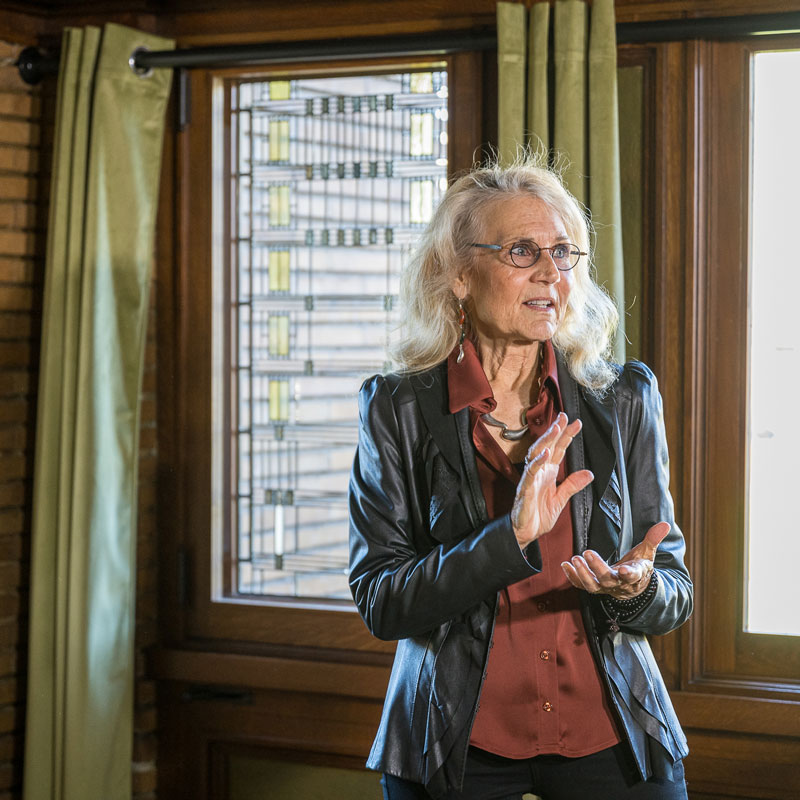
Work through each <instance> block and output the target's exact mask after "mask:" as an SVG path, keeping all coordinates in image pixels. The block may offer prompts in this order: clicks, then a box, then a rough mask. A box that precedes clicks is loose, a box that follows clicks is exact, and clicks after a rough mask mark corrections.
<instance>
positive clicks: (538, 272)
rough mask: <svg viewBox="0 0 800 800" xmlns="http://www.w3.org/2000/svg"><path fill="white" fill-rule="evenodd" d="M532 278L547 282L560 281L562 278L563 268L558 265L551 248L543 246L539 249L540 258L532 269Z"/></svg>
mask: <svg viewBox="0 0 800 800" xmlns="http://www.w3.org/2000/svg"><path fill="white" fill-rule="evenodd" d="M531 280H533V281H544V282H545V283H558V282H559V281H560V280H561V270H560V269H559V268H558V267H557V266H556V262H555V259H554V258H553V253H552V251H551V250H548V249H546V248H544V247H543V248H542V249H541V250H540V251H539V259H538V260H537V262H536V263H535V264H534V265H533V269H532V270H531Z"/></svg>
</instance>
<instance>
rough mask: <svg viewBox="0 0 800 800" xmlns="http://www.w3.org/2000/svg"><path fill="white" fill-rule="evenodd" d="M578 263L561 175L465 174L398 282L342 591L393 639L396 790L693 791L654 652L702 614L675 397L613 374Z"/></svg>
mask: <svg viewBox="0 0 800 800" xmlns="http://www.w3.org/2000/svg"><path fill="white" fill-rule="evenodd" d="M588 251H589V228H588V223H587V220H586V218H585V216H584V214H583V213H582V211H581V208H580V206H579V205H578V203H577V202H576V201H575V199H574V198H573V197H572V196H571V195H570V194H569V193H568V192H567V191H566V190H565V188H564V187H563V185H562V184H561V182H560V180H559V178H558V177H557V176H556V175H555V174H554V173H552V172H550V171H549V170H547V169H545V168H541V167H539V166H537V165H535V164H533V163H530V162H525V163H518V164H515V165H513V166H511V167H508V168H501V167H499V166H497V165H491V166H488V167H486V168H482V169H477V170H475V171H473V172H472V173H470V174H468V175H465V176H464V177H462V178H460V179H459V180H457V181H456V182H455V183H454V184H453V185H452V186H451V187H450V189H449V190H448V191H447V193H446V195H445V197H444V199H443V200H442V203H441V204H440V206H439V207H438V209H437V211H436V213H435V215H434V218H433V220H432V222H431V224H430V226H429V228H428V230H427V231H426V233H425V235H424V237H423V240H422V244H421V247H420V249H419V252H418V254H417V256H416V258H415V260H414V261H413V263H412V264H411V266H410V269H409V270H408V272H407V274H406V275H405V278H404V290H403V291H404V298H405V302H406V315H405V319H406V329H407V331H408V334H407V336H406V338H405V339H404V340H403V341H402V342H401V343H400V345H399V347H398V351H397V357H398V360H399V362H400V363H401V364H402V366H403V368H404V370H403V372H402V373H399V374H393V375H386V376H375V377H373V378H371V379H369V380H368V381H366V382H365V384H364V386H363V387H362V390H361V395H360V415H361V430H360V438H359V446H358V452H357V455H356V459H355V463H354V466H353V473H352V478H351V486H350V512H351V536H350V538H351V558H350V561H351V572H350V585H351V589H352V592H353V597H354V599H355V602H356V605H357V607H358V609H359V612H360V613H361V615H362V617H363V618H364V621H365V622H366V624H367V626H368V628H369V629H370V631H371V632H372V633H373V634H374V635H375V636H377V637H379V638H381V639H397V640H399V642H398V645H397V653H396V656H395V662H394V667H393V670H392V675H391V678H390V681H389V687H388V689H387V696H386V702H385V705H384V710H383V716H382V719H381V723H380V728H379V731H378V734H377V737H376V740H375V743H374V745H373V748H372V752H371V754H370V757H369V761H368V766H369V767H370V768H372V769H377V770H380V771H382V772H383V773H384V777H383V785H384V796H385V797H386V798H389V800H397V798H413V797H418V798H425V797H434V798H448V800H451V799H453V800H454V799H455V798H471V799H473V800H477V799H478V798H480V800H491V799H492V798H498V799H502V800H511V798H516V799H517V800H518V798H520V797H521V796H522V795H523V794H524V793H526V792H533V793H535V794H538V795H540V796H541V797H543V798H545V800H573V799H574V800H577V799H578V798H580V799H581V800H583V798H592V800H623V798H628V797H630V798H652V799H653V800H662V799H663V800H667V798H669V800H675V799H676V798H685V797H686V789H685V784H684V780H683V768H682V759H683V758H684V756H685V755H686V753H687V747H686V739H685V737H684V735H683V732H682V731H681V728H680V725H679V723H678V721H677V719H676V717H675V714H674V711H673V709H672V705H671V703H670V700H669V696H668V694H667V691H666V688H665V686H664V683H663V680H662V679H661V676H660V674H659V672H658V668H657V666H656V663H655V661H654V659H653V656H652V653H651V651H650V648H649V645H648V643H647V640H646V638H645V636H646V635H647V634H661V633H666V632H668V631H670V630H673V629H674V628H676V627H678V626H679V625H681V624H682V623H683V622H685V621H686V619H687V618H688V617H689V615H690V614H691V609H692V584H691V581H690V579H689V575H688V573H687V570H686V567H685V565H684V562H683V556H684V550H685V547H684V541H683V536H682V535H681V533H680V530H679V529H678V527H677V525H676V524H675V521H674V518H673V505H672V499H671V497H670V494H669V488H668V461H667V447H666V441H665V436H664V429H663V421H662V415H661V399H660V396H659V393H658V388H657V385H656V380H655V377H654V376H653V374H652V372H650V370H649V369H648V368H647V367H645V366H644V365H642V364H640V363H637V362H630V363H629V364H627V365H626V366H625V367H624V368H620V367H617V366H615V365H613V364H611V363H609V361H608V360H607V353H608V343H609V339H610V337H611V335H612V334H613V331H614V329H615V326H616V322H617V318H616V311H615V309H614V306H613V304H612V303H611V301H610V299H609V298H608V296H607V295H606V294H605V293H604V292H603V291H602V290H601V289H600V288H598V286H597V285H596V284H595V283H594V281H593V280H592V278H591V274H590V264H589V257H588V255H587V254H588ZM568 420H571V422H568Z"/></svg>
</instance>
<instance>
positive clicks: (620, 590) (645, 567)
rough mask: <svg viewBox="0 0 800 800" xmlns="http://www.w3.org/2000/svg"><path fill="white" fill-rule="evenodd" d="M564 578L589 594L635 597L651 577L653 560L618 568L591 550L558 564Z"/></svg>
mask: <svg viewBox="0 0 800 800" xmlns="http://www.w3.org/2000/svg"><path fill="white" fill-rule="evenodd" d="M561 569H562V570H563V572H564V575H565V576H566V578H567V580H568V581H569V582H570V583H571V584H572V585H573V586H574V587H575V588H576V589H583V590H584V591H586V592H589V593H590V594H607V595H611V596H612V597H617V598H618V599H625V598H629V597H635V596H636V595H637V594H639V592H641V591H642V590H643V589H644V587H645V586H646V584H647V581H648V580H649V579H650V574H651V572H652V570H653V564H652V562H650V561H647V560H645V559H641V560H639V561H632V562H630V563H627V564H625V565H624V566H621V567H619V568H617V567H615V566H612V565H609V564H608V562H606V561H605V560H604V559H603V558H602V557H601V556H600V555H599V554H598V553H596V552H595V551H594V550H586V551H585V552H584V553H583V555H576V556H573V557H572V558H571V559H570V560H569V561H564V562H563V563H562V564H561Z"/></svg>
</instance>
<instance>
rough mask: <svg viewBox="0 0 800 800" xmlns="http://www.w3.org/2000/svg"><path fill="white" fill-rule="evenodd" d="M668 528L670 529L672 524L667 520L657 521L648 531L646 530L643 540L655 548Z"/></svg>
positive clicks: (663, 537) (664, 536) (668, 530)
mask: <svg viewBox="0 0 800 800" xmlns="http://www.w3.org/2000/svg"><path fill="white" fill-rule="evenodd" d="M670 530H672V526H671V525H670V524H669V522H657V523H656V524H655V525H653V527H652V528H650V530H649V531H647V533H646V534H645V537H644V541H645V542H647V543H648V544H649V545H650V546H651V547H653V548H656V547H658V546H659V545H660V544H661V542H663V541H664V539H665V538H666V535H667V534H668V533H669V532H670Z"/></svg>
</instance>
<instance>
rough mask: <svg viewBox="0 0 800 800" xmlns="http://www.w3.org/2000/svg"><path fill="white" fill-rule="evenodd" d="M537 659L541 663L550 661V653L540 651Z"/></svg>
mask: <svg viewBox="0 0 800 800" xmlns="http://www.w3.org/2000/svg"><path fill="white" fill-rule="evenodd" d="M539 658H541V659H542V661H549V660H550V651H549V650H542V652H541V653H539Z"/></svg>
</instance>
